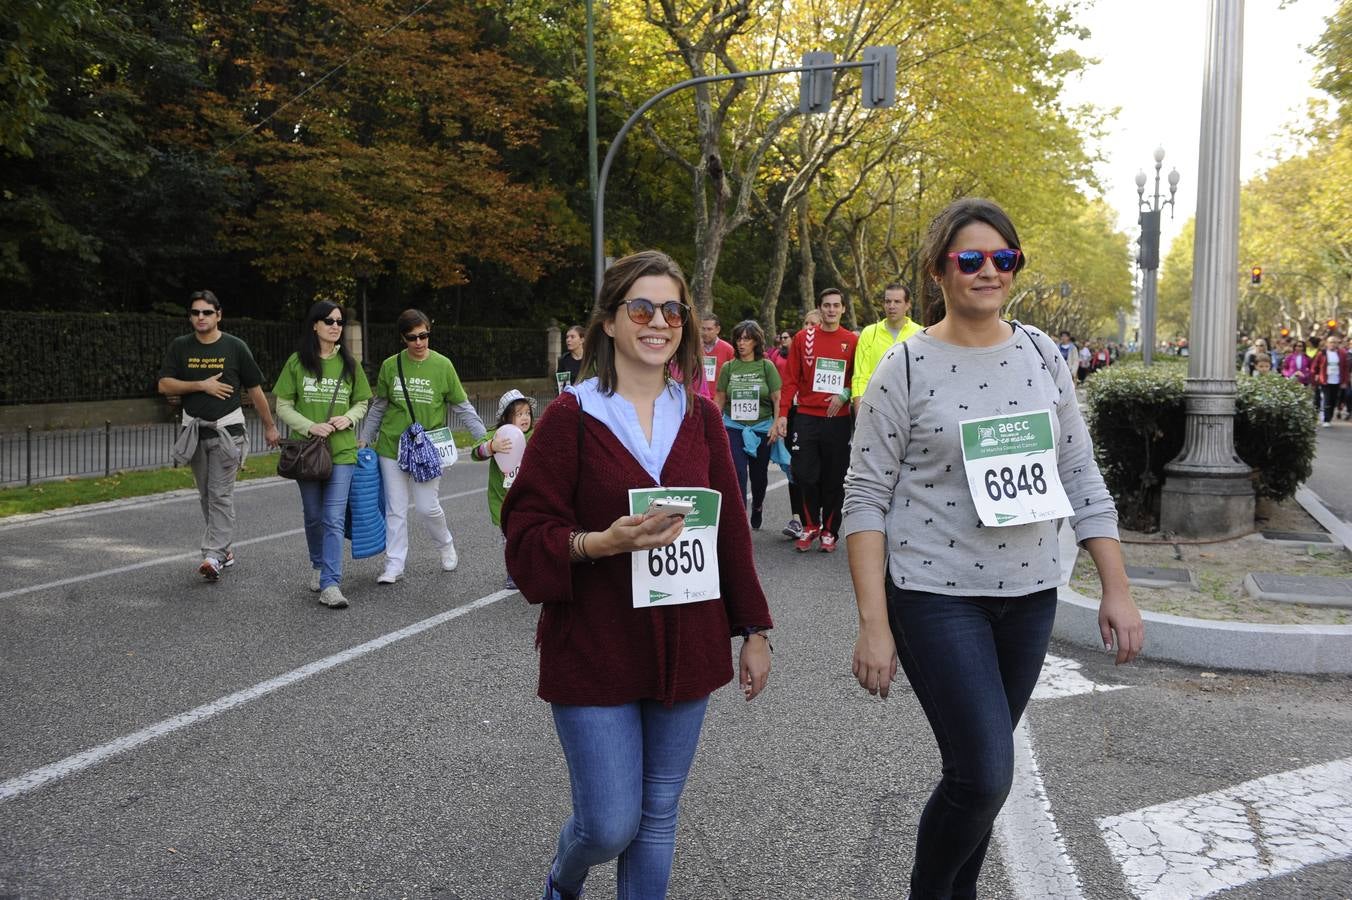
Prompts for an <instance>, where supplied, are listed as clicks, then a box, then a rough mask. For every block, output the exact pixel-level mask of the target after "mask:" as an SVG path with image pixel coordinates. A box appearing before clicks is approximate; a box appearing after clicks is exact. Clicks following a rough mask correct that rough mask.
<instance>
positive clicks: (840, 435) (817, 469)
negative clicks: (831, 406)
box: [790, 410, 853, 537]
mask: <svg viewBox="0 0 1352 900" xmlns="http://www.w3.org/2000/svg"><path fill="white" fill-rule="evenodd" d="M852 428H853V423H852V420H851V418H850V417H849V416H835V417H834V418H830V419H828V418H826V417H825V416H809V415H807V414H805V413H804V412H803V411H802V410H799V411H798V416H797V418H796V419H795V420H794V430H793V434H792V437H793V443H792V444H791V445H790V446H791V447H792V448H793V480H794V481H795V482H797V484H798V488H799V490H801V491H802V492H803V506H802V509H801V510H799V511H800V512H801V513H802V514H803V527H804V528H808V529H811V528H820V529H821V530H822V532H823V533H824V534H829V535H831V536H832V537H834V536H835V535H836V532H837V530H838V529H839V528H840V507H841V505H842V504H843V503H844V502H845V472H846V470H847V469H849V467H850V433H851V431H852Z"/></svg>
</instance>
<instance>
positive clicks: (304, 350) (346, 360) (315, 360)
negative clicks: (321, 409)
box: [296, 300, 357, 379]
mask: <svg viewBox="0 0 1352 900" xmlns="http://www.w3.org/2000/svg"><path fill="white" fill-rule="evenodd" d="M335 309H336V310H338V312H340V313H342V315H343V322H344V324H346V322H347V313H344V312H343V308H342V307H341V306H339V305H338V304H337V303H333V302H331V301H329V300H319V301H317V302H316V303H315V305H314V306H311V307H310V311H309V312H308V313H306V314H305V324H303V325H301V327H300V343H298V344H297V345H296V356H297V357H298V358H299V359H300V365H301V368H303V369H304V370H305V371H307V372H309V373H310V374H311V375H313V376H314V377H316V378H322V377H323V376H324V360H323V359H321V358H320V356H319V335H317V334H315V323H316V322H318V321H319V320H320V319H327V318H328V317H329V315H330V314H331V313H332V312H333V311H334V310H335ZM345 335H346V329H344V333H343V334H340V335H338V356H339V357H340V358H341V359H342V360H343V374H342V377H343V378H345V379H346V378H351V377H353V375H354V373H355V372H356V371H357V361H356V360H355V359H353V358H352V354H351V353H350V352H349V351H348V349H347V344H346V343H344V341H343V338H344V336H345Z"/></svg>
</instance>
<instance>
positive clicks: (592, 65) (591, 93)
mask: <svg viewBox="0 0 1352 900" xmlns="http://www.w3.org/2000/svg"><path fill="white" fill-rule="evenodd" d="M596 145H597V137H596V14H595V9H594V0H587V188H588V191H589V193H590V194H591V204H592V209H596V180H597V177H596ZM598 227H599V226H598V225H597V223H596V222H595V221H593V222H592V231H593V236H592V239H593V240H595V233H594V232H595V230H596V229H597V228H598Z"/></svg>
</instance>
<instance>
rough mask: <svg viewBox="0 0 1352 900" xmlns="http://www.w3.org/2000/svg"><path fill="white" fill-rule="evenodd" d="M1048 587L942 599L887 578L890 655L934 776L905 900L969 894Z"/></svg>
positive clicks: (1002, 779) (1040, 634)
mask: <svg viewBox="0 0 1352 900" xmlns="http://www.w3.org/2000/svg"><path fill="white" fill-rule="evenodd" d="M1055 615H1056V590H1055V588H1051V589H1048V590H1045V591H1039V592H1037V593H1035V594H1028V595H1026V596H1022V597H945V596H940V595H938V594H927V593H922V592H920V591H905V590H901V589H899V588H898V587H897V586H896V585H895V584H893V582H892V579H891V577H889V578H888V579H887V616H888V621H889V623H890V624H891V626H892V635H893V637H894V638H895V639H896V642H897V656H898V657H899V658H900V660H901V666H902V668H903V669H904V670H905V671H906V677H907V679H909V680H910V682H911V688H912V690H914V691H915V695H916V698H917V699H918V700H919V701H920V706H921V707H922V708H923V709H924V711H925V716H926V717H927V718H928V719H929V723H930V728H931V729H933V731H934V737H935V740H936V741H938V744H939V752H940V754H941V755H942V757H943V764H944V768H943V778H942V779H941V780H940V781H939V784H938V786H937V787H935V789H934V793H932V794H931V795H930V799H929V802H928V803H927V804H926V805H925V811H924V813H923V814H921V816H920V829H919V834H918V836H917V838H916V846H915V865H914V866H913V867H912V869H911V897H912V898H914V900H920V898H949V897H954V898H957V897H975V896H976V881H977V876H978V875H979V874H980V873H981V864H982V862H983V861H984V860H985V858H986V848H987V846H988V845H989V844H990V838H991V825H992V824H993V823H994V822H995V816H996V814H998V813H999V812H1000V807H1001V806H1003V805H1004V802H1005V797H1006V795H1008V793H1009V788H1010V784H1011V782H1012V781H1013V779H1014V726H1015V725H1017V724H1018V722H1019V717H1020V716H1021V715H1023V709H1024V707H1025V706H1026V705H1027V703H1028V698H1029V697H1030V696H1031V695H1032V693H1033V688H1034V686H1035V685H1036V684H1037V678H1038V673H1039V672H1041V670H1042V662H1043V660H1044V659H1045V657H1046V655H1047V643H1048V641H1049V640H1050V639H1051V632H1052V619H1053V618H1054V617H1055Z"/></svg>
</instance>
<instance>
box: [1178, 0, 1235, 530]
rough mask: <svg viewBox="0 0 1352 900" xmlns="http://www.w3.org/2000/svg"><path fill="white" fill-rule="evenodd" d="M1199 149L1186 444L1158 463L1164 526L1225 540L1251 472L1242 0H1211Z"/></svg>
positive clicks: (1186, 394)
mask: <svg viewBox="0 0 1352 900" xmlns="http://www.w3.org/2000/svg"><path fill="white" fill-rule="evenodd" d="M1208 20H1209V24H1210V26H1211V28H1210V33H1209V35H1208V37H1207V46H1206V75H1205V78H1204V79H1203V83H1204V87H1203V91H1202V142H1201V152H1200V153H1199V154H1198V182H1197V232H1196V238H1195V240H1194V242H1193V254H1192V255H1193V264H1192V285H1193V289H1192V327H1191V329H1190V336H1191V341H1190V347H1191V350H1192V353H1191V354H1190V358H1189V359H1188V384H1187V388H1186V390H1185V393H1184V403H1185V405H1186V409H1187V424H1186V426H1185V429H1186V433H1185V434H1184V438H1183V450H1182V451H1181V452H1180V453H1179V454H1178V456H1177V457H1175V458H1174V459H1173V460H1172V461H1170V462H1169V464H1168V465H1166V466H1165V467H1164V487H1163V489H1162V491H1161V494H1160V529H1161V530H1162V531H1168V532H1173V533H1174V534H1177V535H1178V536H1180V537H1188V538H1227V537H1234V536H1236V535H1240V534H1245V533H1247V532H1249V531H1251V530H1252V529H1253V514H1254V492H1253V482H1252V481H1251V480H1250V475H1251V472H1250V469H1249V467H1248V466H1247V465H1246V464H1245V463H1244V461H1243V460H1242V459H1240V458H1239V455H1238V454H1237V453H1236V452H1235V396H1236V395H1235V356H1234V353H1235V318H1236V314H1237V311H1238V307H1239V291H1238V285H1236V284H1235V273H1236V272H1237V271H1239V259H1238V254H1239V113H1240V103H1239V100H1240V96H1241V94H1240V73H1241V72H1242V69H1243V46H1244V2H1243V0H1211V3H1210V12H1209V16H1208Z"/></svg>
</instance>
